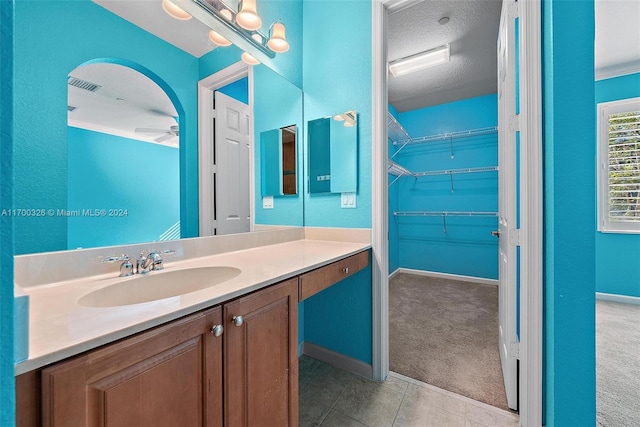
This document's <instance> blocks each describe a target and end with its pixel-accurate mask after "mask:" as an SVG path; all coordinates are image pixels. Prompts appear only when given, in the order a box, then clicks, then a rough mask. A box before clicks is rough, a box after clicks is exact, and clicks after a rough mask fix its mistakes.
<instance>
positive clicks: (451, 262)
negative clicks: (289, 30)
mask: <svg viewBox="0 0 640 427" xmlns="http://www.w3.org/2000/svg"><path fill="white" fill-rule="evenodd" d="M397 5H398V6H397V7H394V5H393V3H392V4H390V5H389V7H388V15H387V46H388V47H387V59H388V62H389V63H390V64H391V65H393V66H394V68H395V67H396V66H400V67H402V66H403V62H405V63H407V62H408V63H411V61H413V63H414V64H415V60H416V58H417V56H418V54H420V53H421V52H424V53H425V56H426V57H428V58H431V59H430V60H427V62H429V61H434V60H435V59H436V55H434V53H437V54H438V55H440V56H441V59H442V64H441V65H434V66H430V67H425V68H424V69H422V70H419V71H414V72H408V73H407V74H404V73H403V71H402V69H401V68H400V69H398V68H395V69H394V70H391V67H390V74H389V76H388V80H387V81H388V85H387V86H388V100H389V111H388V113H387V120H388V136H389V145H388V158H389V172H390V175H389V181H388V185H389V189H388V230H389V260H388V263H389V272H390V273H391V276H390V278H389V289H388V292H389V368H390V370H391V371H394V372H397V373H400V374H402V375H405V376H408V377H410V378H414V379H418V380H420V381H423V382H425V383H427V384H431V385H434V386H436V387H440V388H442V389H445V390H448V391H451V392H453V393H457V394H461V395H464V396H466V397H469V398H471V399H474V400H478V401H482V402H485V403H488V404H490V405H493V406H496V407H499V408H501V409H505V410H507V409H512V410H517V407H518V406H517V405H518V404H517V372H516V370H517V350H518V345H517V343H518V340H517V334H516V327H517V316H516V311H517V310H516V303H517V296H516V294H517V283H516V265H517V261H518V259H517V255H516V254H515V252H516V247H515V245H510V244H509V239H508V231H505V230H509V229H512V228H517V227H516V225H515V224H516V223H517V212H516V208H515V207H516V203H517V199H516V197H514V195H515V192H516V180H515V179H510V178H507V179H504V177H508V176H511V175H513V176H515V175H516V171H515V166H514V165H515V164H516V158H515V156H516V149H515V146H516V141H515V140H516V136H515V132H509V135H508V136H509V138H511V139H509V141H508V142H507V141H506V140H504V138H506V136H503V135H499V132H498V128H499V123H500V129H503V130H504V129H505V127H504V126H503V122H504V119H505V117H508V116H509V115H515V114H516V113H515V111H513V112H511V111H510V112H506V110H505V108H511V109H512V110H513V109H514V108H515V105H516V76H515V43H516V41H515V21H514V19H509V16H508V13H507V7H506V5H503V4H502V2H501V1H489V2H473V1H464V2H460V1H442V2H428V4H427V2H420V3H417V4H412V5H410V6H408V7H406V3H405V5H403V3H402V2H399V3H397ZM501 15H502V16H503V19H502V21H503V22H502V23H501V18H500V17H501ZM499 35H501V36H502V37H501V38H500V40H501V42H500V49H496V40H498V38H499ZM442 52H445V53H446V54H445V53H442ZM500 54H501V55H502V61H501V62H500V66H498V65H497V64H498V62H499V61H498V60H497V58H499V55H500ZM405 60H408V61H405ZM499 77H500V78H499ZM506 97H510V99H511V101H510V102H509V103H508V106H507V107H504V106H502V107H500V108H499V107H498V105H499V103H503V105H504V99H505V98H506ZM507 144H510V145H509V146H510V147H512V148H511V149H509V150H506V151H505V150H503V149H499V147H500V146H501V145H502V146H507ZM503 151H504V152H503ZM509 163H510V164H511V165H512V167H513V170H512V171H508V170H507V168H505V167H504V165H506V164H509ZM503 169H504V170H503ZM499 170H500V171H499ZM507 184H510V186H509V185H507ZM499 236H500V237H499ZM499 242H500V243H499ZM498 283H500V286H498Z"/></svg>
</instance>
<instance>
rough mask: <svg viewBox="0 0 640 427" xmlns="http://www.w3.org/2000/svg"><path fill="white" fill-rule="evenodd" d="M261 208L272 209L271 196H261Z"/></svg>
mask: <svg viewBox="0 0 640 427" xmlns="http://www.w3.org/2000/svg"><path fill="white" fill-rule="evenodd" d="M262 209H273V196H264V197H263V198H262Z"/></svg>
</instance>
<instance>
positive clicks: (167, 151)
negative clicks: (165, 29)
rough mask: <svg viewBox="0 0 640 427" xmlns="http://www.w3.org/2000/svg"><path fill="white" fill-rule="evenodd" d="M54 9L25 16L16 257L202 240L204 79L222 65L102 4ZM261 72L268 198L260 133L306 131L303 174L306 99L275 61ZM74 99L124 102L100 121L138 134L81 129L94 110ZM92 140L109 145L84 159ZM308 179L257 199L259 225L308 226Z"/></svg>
mask: <svg viewBox="0 0 640 427" xmlns="http://www.w3.org/2000/svg"><path fill="white" fill-rule="evenodd" d="M111 3H113V2H111ZM125 3H126V2H118V4H119V5H122V6H123V7H126V4H125ZM45 9H46V10H45ZM45 9H43V8H42V2H19V3H18V4H17V5H16V8H15V15H16V18H15V29H14V34H15V40H16V49H15V56H14V58H15V60H14V69H15V79H14V99H15V102H14V135H15V154H14V163H15V167H14V171H15V207H16V208H18V209H19V210H20V214H21V216H20V217H18V216H16V218H14V230H15V238H14V240H15V253H16V254H17V255H23V254H32V253H40V252H51V251H61V250H70V249H71V250H73V249H76V248H79V247H82V248H88V247H97V246H105V245H121V244H128V243H145V242H151V241H158V240H161V239H165V238H177V237H180V238H185V237H196V236H198V234H199V230H198V228H199V222H198V216H199V213H198V197H199V195H198V185H199V182H198V91H197V83H198V81H199V80H200V79H202V78H203V76H206V74H204V73H205V72H206V69H207V68H208V67H209V68H211V72H210V73H211V74H213V73H215V72H216V71H219V69H220V66H219V65H218V64H217V63H216V62H215V61H207V60H204V61H203V58H201V57H200V55H202V54H203V53H200V55H197V54H195V53H194V54H190V53H187V51H185V50H181V49H179V48H177V47H175V46H174V45H171V44H170V43H168V42H166V41H164V40H162V39H160V38H159V37H156V36H155V35H152V34H150V33H148V32H147V31H145V30H143V29H141V28H140V27H138V26H136V25H133V24H131V23H130V22H128V21H127V20H125V19H122V18H120V17H119V16H116V15H115V14H113V13H112V12H110V11H109V10H106V9H104V8H103V7H101V6H99V5H98V4H96V3H94V2H89V1H87V2H84V1H82V2H77V1H63V2H53V3H51V4H47V7H46V8H45ZM159 13H160V15H159V17H158V19H162V18H166V19H169V22H171V23H173V22H172V21H171V19H172V18H170V17H165V16H163V15H166V14H164V12H163V11H162V10H161V8H160V11H159ZM69 16H72V17H73V19H69ZM34 22H38V25H34V24H33V23H34ZM205 34H206V33H205ZM204 40H205V42H206V37H205V38H204ZM210 48H211V47H209V49H210ZM238 59H239V58H238ZM100 63H102V65H106V66H110V67H113V68H112V69H111V71H110V72H109V74H110V75H111V81H98V80H99V77H97V75H98V74H96V73H98V72H97V71H95V70H96V69H97V66H98V65H99V64H100ZM94 66H95V67H96V68H95V69H94ZM123 66H124V67H123ZM117 67H121V68H117ZM114 70H119V71H120V72H119V71H114ZM129 72H131V73H129ZM132 73H133V74H132ZM136 73H137V74H136ZM70 76H71V77H73V78H75V79H77V80H74V79H71V80H70ZM150 76H151V77H153V78H151V77H150ZM252 76H253V82H252V85H253V89H252V90H253V93H252V96H253V105H252V106H253V113H254V116H253V120H254V133H253V137H254V138H253V140H254V143H255V146H256V148H255V151H256V152H254V153H253V156H254V157H253V158H254V160H255V161H254V168H255V170H254V171H253V176H254V177H256V178H255V180H254V182H252V184H251V185H252V186H253V188H254V193H255V194H256V198H259V197H260V187H259V185H260V181H259V178H258V177H259V176H260V170H259V167H260V165H259V160H258V159H259V158H260V157H259V154H260V153H259V148H258V147H257V145H258V143H257V141H259V134H260V132H262V131H264V130H266V129H274V128H282V127H286V126H289V125H292V124H296V125H297V126H298V135H299V137H298V143H297V144H296V147H297V148H298V150H297V152H296V154H295V156H296V160H297V165H298V170H300V167H301V165H302V163H303V162H302V151H303V150H302V149H300V142H299V141H300V140H302V136H300V135H301V133H302V131H301V128H302V124H303V121H302V91H301V90H300V89H299V88H298V87H296V86H295V85H294V84H292V83H291V82H289V81H287V80H286V79H285V78H283V77H282V76H280V75H279V74H278V73H276V72H275V71H273V70H272V69H270V68H268V67H267V66H265V65H258V66H255V67H254V68H253V71H252ZM143 78H150V79H151V80H152V81H153V82H155V84H156V91H155V92H154V94H151V93H150V92H147V91H146V90H143V86H144V85H142V84H141V82H142V80H141V79H143ZM83 81H86V82H88V85H87V88H90V87H91V84H90V83H95V84H97V85H98V86H100V88H98V89H97V90H96V91H95V92H93V93H91V92H90V91H87V90H86V89H83V88H81V87H80V86H82V85H83V84H84V83H83ZM116 83H117V85H116ZM157 86H159V87H160V89H161V90H157V89H158V88H157ZM76 91H83V92H80V93H85V92H86V93H85V95H87V96H89V97H93V98H95V99H99V98H100V97H102V98H104V99H102V101H104V102H106V103H113V104H115V106H116V109H115V110H113V111H112V112H110V113H107V112H101V113H95V114H93V116H96V117H99V118H101V119H103V120H109V119H110V120H112V121H114V120H115V121H117V122H122V123H119V124H118V125H122V124H123V123H124V122H127V126H128V131H127V132H129V133H128V134H127V133H126V132H125V133H121V134H116V132H111V131H106V130H105V129H106V128H112V127H117V126H113V123H111V124H108V123H106V124H101V125H99V124H95V126H94V128H91V127H90V126H86V125H85V124H86V123H85V124H82V123H81V122H86V121H87V119H86V118H82V113H83V110H85V111H87V109H85V107H83V106H82V105H73V104H76V103H77V102H76V101H75V100H74V98H73V96H72V93H74V92H76ZM162 92H164V94H162ZM118 98H121V99H118ZM134 99H137V101H134ZM128 103H137V104H139V105H136V107H137V108H138V110H139V112H141V114H142V116H140V115H138V114H135V115H134V114H133V113H130V111H129V110H128V109H127V108H128V107H130V106H127V108H125V106H126V105H127V104H128ZM73 107H76V108H75V109H74V108H73ZM69 110H73V111H69ZM136 117H137V118H136ZM68 118H69V119H70V120H71V118H73V121H70V122H69V123H67V119H68ZM136 130H137V131H136ZM98 134H100V136H101V138H97V136H98ZM86 136H93V137H94V139H101V141H99V142H101V143H103V144H102V146H99V145H95V147H93V148H92V149H91V150H90V151H86V150H88V149H89V148H90V147H92V146H90V145H89V144H88V143H86V140H87V139H86V138H83V137H86ZM89 139H90V138H89ZM107 140H111V141H110V142H107ZM83 141H84V142H83ZM116 141H117V142H116ZM98 147H100V148H98ZM83 149H84V150H85V151H82V150H83ZM161 165H162V166H161ZM302 176H303V174H302V173H297V174H296V178H295V180H296V191H297V195H291V196H288V197H284V198H283V199H285V200H282V201H276V203H275V206H274V207H273V209H270V210H264V209H262V204H261V200H256V203H255V206H256V208H255V212H254V215H255V223H256V224H265V225H293V226H300V225H302V224H303V218H304V215H303V202H302V197H299V196H298V195H299V194H301V193H302V190H301V189H302V182H303V181H302ZM103 211H104V212H106V213H103ZM77 212H79V214H76V213H77ZM23 213H24V215H22V214H23ZM40 214H42V215H43V216H35V215H40ZM110 214H111V215H112V216H109V215H110Z"/></svg>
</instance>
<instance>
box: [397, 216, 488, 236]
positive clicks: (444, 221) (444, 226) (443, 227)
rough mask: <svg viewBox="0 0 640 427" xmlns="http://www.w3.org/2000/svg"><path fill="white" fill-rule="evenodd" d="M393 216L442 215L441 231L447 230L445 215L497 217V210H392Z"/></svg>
mask: <svg viewBox="0 0 640 427" xmlns="http://www.w3.org/2000/svg"><path fill="white" fill-rule="evenodd" d="M393 215H394V216H439V217H442V231H443V232H444V233H446V232H447V217H450V216H483V217H497V216H498V212H449V211H423V212H394V213H393Z"/></svg>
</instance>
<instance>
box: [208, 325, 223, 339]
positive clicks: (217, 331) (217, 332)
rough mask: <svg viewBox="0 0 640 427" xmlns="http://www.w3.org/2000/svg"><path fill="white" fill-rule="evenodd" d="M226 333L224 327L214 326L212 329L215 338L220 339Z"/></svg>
mask: <svg viewBox="0 0 640 427" xmlns="http://www.w3.org/2000/svg"><path fill="white" fill-rule="evenodd" d="M222 332H224V327H223V326H222V325H213V326H212V327H211V333H212V334H213V336H214V337H219V336H220V335H222Z"/></svg>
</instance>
